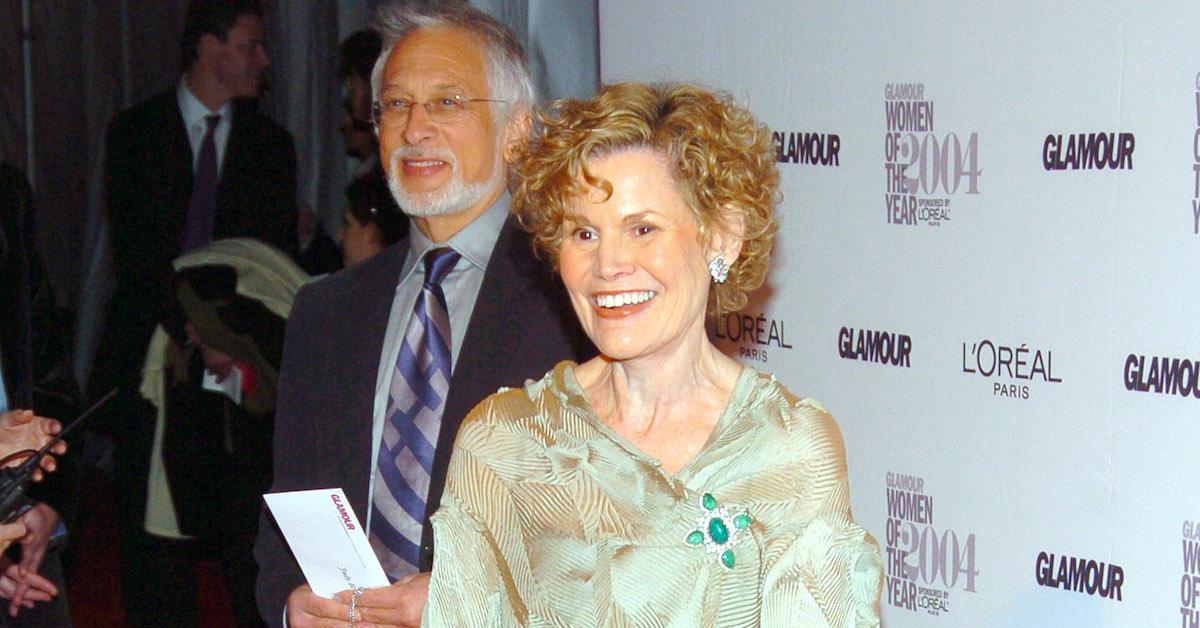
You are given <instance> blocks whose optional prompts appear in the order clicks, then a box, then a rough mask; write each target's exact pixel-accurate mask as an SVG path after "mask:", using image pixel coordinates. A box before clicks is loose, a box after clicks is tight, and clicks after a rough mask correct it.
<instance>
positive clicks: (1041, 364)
mask: <svg viewBox="0 0 1200 628" xmlns="http://www.w3.org/2000/svg"><path fill="white" fill-rule="evenodd" d="M969 346H970V349H968V348H967V347H968V345H967V343H965V342H964V343H963V345H962V371H963V372H964V373H971V374H978V375H979V376H981V377H994V378H996V380H998V381H996V382H993V384H992V394H993V395H996V396H997V397H1010V398H1014V399H1028V398H1029V385H1028V384H1020V383H1005V382H1003V381H999V380H1001V379H1016V380H1026V381H1042V382H1045V383H1052V384H1058V383H1061V382H1062V379H1061V378H1059V377H1055V376H1054V353H1053V352H1052V351H1049V350H1046V351H1042V350H1041V349H1030V348H1029V346H1028V345H1026V344H1024V343H1022V344H1021V345H1020V346H1016V347H1012V346H1007V345H1002V344H997V343H995V342H992V341H991V340H981V341H979V342H973V343H971V344H970V345H969Z"/></svg>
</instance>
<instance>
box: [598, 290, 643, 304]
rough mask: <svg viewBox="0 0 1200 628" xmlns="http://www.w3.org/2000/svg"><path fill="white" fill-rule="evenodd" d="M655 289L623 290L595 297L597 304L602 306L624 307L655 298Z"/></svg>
mask: <svg viewBox="0 0 1200 628" xmlns="http://www.w3.org/2000/svg"><path fill="white" fill-rule="evenodd" d="M654 294H655V293H654V291H653V290H643V291H641V292H622V293H620V294H601V295H597V296H596V297H595V302H596V305H598V306H600V307H610V308H611V307H624V306H626V305H637V304H639V303H645V302H646V301H649V300H650V299H652V298H654Z"/></svg>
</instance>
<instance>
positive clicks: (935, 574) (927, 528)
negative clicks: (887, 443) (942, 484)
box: [884, 471, 979, 615]
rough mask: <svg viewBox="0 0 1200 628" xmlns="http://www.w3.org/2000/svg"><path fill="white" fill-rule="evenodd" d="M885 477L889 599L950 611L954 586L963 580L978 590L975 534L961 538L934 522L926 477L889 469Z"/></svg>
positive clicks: (898, 604)
mask: <svg viewBox="0 0 1200 628" xmlns="http://www.w3.org/2000/svg"><path fill="white" fill-rule="evenodd" d="M886 479H887V482H886V489H887V512H888V518H887V521H886V524H885V531H886V536H885V537H884V540H885V541H886V544H885V551H886V553H887V559H886V561H887V565H886V568H887V574H886V576H885V578H884V584H885V601H886V603H887V604H890V605H891V606H893V607H895V608H901V609H905V610H909V611H912V612H917V610H923V611H925V612H926V613H928V614H930V615H941V614H942V613H948V612H949V611H950V592H951V589H955V588H957V587H958V585H959V583H961V584H962V585H963V586H962V590H964V591H968V592H971V593H974V592H975V577H976V576H978V575H979V569H978V568H976V566H975V535H974V534H968V535H967V536H966V538H965V539H961V538H960V537H959V534H958V533H957V532H956V531H954V530H950V529H942V530H940V531H939V530H938V529H937V528H935V527H934V520H933V512H934V509H933V496H932V495H929V494H928V493H926V492H925V479H924V478H922V477H920V476H915V475H907V474H902V473H894V472H891V471H889V472H888V473H887V476H886Z"/></svg>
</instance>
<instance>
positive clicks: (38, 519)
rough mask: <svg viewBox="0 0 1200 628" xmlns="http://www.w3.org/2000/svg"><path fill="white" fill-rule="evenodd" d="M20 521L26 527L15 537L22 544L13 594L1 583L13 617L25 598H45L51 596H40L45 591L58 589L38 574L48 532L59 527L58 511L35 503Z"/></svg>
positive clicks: (51, 532)
mask: <svg viewBox="0 0 1200 628" xmlns="http://www.w3.org/2000/svg"><path fill="white" fill-rule="evenodd" d="M20 521H21V523H23V524H25V530H26V532H25V536H23V537H21V538H20V540H18V541H17V542H18V543H20V544H21V562H20V563H18V564H17V565H16V567H17V575H18V576H20V578H19V579H18V580H17V586H16V589H15V590H14V591H13V593H12V595H7V594H6V591H5V590H4V587H3V586H2V585H0V595H3V597H7V598H9V599H10V600H12V601H11V602H10V603H9V606H8V614H9V615H12V616H13V617H16V615H17V611H18V610H20V608H21V605H22V604H23V603H24V602H25V601H26V600H27V599H32V600H33V601H35V602H44V601H46V600H48V599H50V598H45V599H43V597H44V594H46V593H48V594H49V595H50V597H54V596H55V595H58V589H57V588H55V587H54V585H53V584H50V581H49V580H46V579H45V578H43V577H41V576H39V575H38V569H40V568H41V566H42V559H43V558H45V556H46V547H47V546H49V545H50V536H51V535H52V534H54V529H55V528H57V527H58V522H59V516H58V513H57V512H55V510H54V509H53V508H51V507H49V506H47V505H46V504H42V503H38V504H36V505H35V506H34V507H33V508H30V509H29V511H28V512H26V513H25V514H24V515H21V519H20ZM6 577H7V575H6ZM46 584H49V589H47V588H46V586H44V585H46ZM30 596H33V597H32V598H31V597H30ZM26 606H29V605H28V604H26Z"/></svg>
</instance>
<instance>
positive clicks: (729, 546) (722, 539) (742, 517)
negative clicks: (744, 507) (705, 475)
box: [685, 493, 752, 569]
mask: <svg viewBox="0 0 1200 628" xmlns="http://www.w3.org/2000/svg"><path fill="white" fill-rule="evenodd" d="M700 507H701V508H703V509H704V514H703V515H700V518H698V519H696V529H694V530H692V532H691V533H690V534H688V535H687V539H685V540H686V541H687V544H688V545H691V546H693V547H698V546H700V545H704V551H705V552H707V553H709V554H716V555H717V560H718V561H719V562H720V563H721V565H722V566H724V567H725V568H726V569H733V565H734V562H735V561H736V557H735V556H734V555H733V547H734V546H735V545H737V544H738V543H741V542H742V534H741V531H742V530H745V529H746V528H748V527H750V522H751V521H752V519H751V518H750V514H749V513H746V512H742V513H740V514H737V515H734V516H730V515H729V509H728V508H725V507H724V506H721V505H720V504H718V503H717V498H716V497H713V496H712V493H705V494H704V495H703V496H702V497H700Z"/></svg>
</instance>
